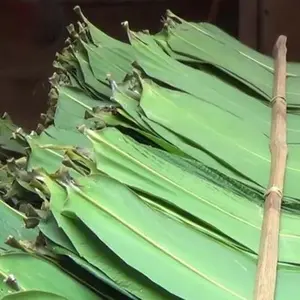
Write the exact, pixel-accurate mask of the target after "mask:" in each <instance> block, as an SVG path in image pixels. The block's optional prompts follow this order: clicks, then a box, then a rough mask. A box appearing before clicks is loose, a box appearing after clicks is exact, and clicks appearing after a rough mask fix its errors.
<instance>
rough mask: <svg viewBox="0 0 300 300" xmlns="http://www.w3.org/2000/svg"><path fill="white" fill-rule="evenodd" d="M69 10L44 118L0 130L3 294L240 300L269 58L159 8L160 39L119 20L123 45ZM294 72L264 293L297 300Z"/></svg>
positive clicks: (256, 234)
mask: <svg viewBox="0 0 300 300" xmlns="http://www.w3.org/2000/svg"><path fill="white" fill-rule="evenodd" d="M75 11H76V12H77V13H78V15H79V17H80V22H78V26H77V28H75V26H73V25H70V26H69V27H68V30H69V34H70V37H69V39H68V40H67V42H66V47H65V48H64V49H63V50H62V51H61V53H59V54H57V57H56V60H55V62H54V66H55V68H56V73H55V74H54V75H53V77H52V78H51V86H52V87H51V90H50V93H49V109H48V111H47V113H46V114H44V115H43V116H42V124H40V125H39V126H38V128H37V130H36V131H35V132H32V133H30V134H27V133H26V132H23V131H22V130H21V129H17V128H16V127H15V126H14V125H13V124H12V123H11V121H10V120H9V119H7V118H3V120H2V121H1V123H0V146H1V151H0V155H1V157H0V158H1V159H2V161H3V163H2V165H1V172H0V176H1V185H0V190H1V195H2V196H1V197H2V201H1V202H0V216H1V218H0V220H1V221H0V222H2V230H1V232H0V237H1V239H0V243H1V254H0V275H1V276H2V277H3V279H4V280H3V281H2V283H1V289H0V296H1V297H2V299H19V298H20V297H26V299H72V300H73V299H85V298H86V299H127V298H128V299H192V300H193V299H251V298H252V294H253V289H254V282H255V271H256V263H257V253H258V247H259V239H260V228H261V223H262V218H263V201H264V192H265V190H266V188H267V184H268V180H269V172H270V154H269V132H270V122H271V108H270V102H271V97H272V82H273V75H274V70H273V60H272V59H271V58H269V57H266V56H263V55H262V54H259V53H257V52H255V51H254V50H251V49H249V48H247V47H246V46H244V45H242V44H241V43H239V42H238V41H237V40H235V39H234V38H232V37H230V36H228V35H227V34H226V33H224V32H223V31H221V30H220V29H218V28H217V27H215V26H213V25H210V24H207V23H191V22H186V21H184V20H182V19H181V18H179V17H177V16H175V15H174V14H172V13H171V12H170V11H168V12H167V14H166V18H165V20H164V26H163V29H162V31H161V32H159V33H157V34H152V35H151V34H150V33H149V32H147V31H143V32H133V31H131V30H130V28H129V25H128V23H127V22H124V23H123V27H124V30H126V32H127V33H128V39H129V43H123V42H120V41H118V40H115V39H113V38H111V37H109V36H107V35H106V34H105V33H103V32H102V31H100V30H99V29H98V28H96V27H95V26H93V25H92V24H91V23H90V22H89V21H88V20H87V19H86V18H85V16H84V15H83V14H82V12H81V11H80V9H79V8H78V7H76V8H75ZM299 76H300V65H299V64H295V63H290V64H289V65H288V80H287V86H288V93H287V101H288V146H289V157H288V166H287V176H286V183H285V194H284V201H283V213H282V221H281V231H280V257H279V266H278V286H277V291H276V299H290V298H293V299H294V298H297V297H300V291H299V289H298V286H297V285H298V282H299V280H300V268H299V263H300V258H299V255H298V253H299V251H300V218H299V200H300V195H299V192H298V188H297V183H298V182H299V180H300V165H299V164H300V154H299V153H300V151H299V140H300V138H299V136H300V135H299V133H300V129H299V126H298V122H299V116H298V115H299V111H300V110H299V105H300V100H299V99H300V97H299V94H300V88H299V87H300V77H299ZM11 135H12V136H13V138H14V139H13V140H11V139H10V136H11ZM11 156H12V157H13V158H9V159H8V160H7V158H8V157H11ZM24 224H25V225H24ZM292 294H294V296H292ZM295 295H296V296H295ZM18 297H19V298H18Z"/></svg>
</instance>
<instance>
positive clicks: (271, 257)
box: [254, 36, 288, 300]
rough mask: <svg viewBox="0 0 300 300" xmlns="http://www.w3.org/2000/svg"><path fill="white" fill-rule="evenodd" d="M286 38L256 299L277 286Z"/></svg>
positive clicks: (277, 55)
mask: <svg viewBox="0 0 300 300" xmlns="http://www.w3.org/2000/svg"><path fill="white" fill-rule="evenodd" d="M286 40H287V38H286V37H285V36H279V38H278V39H277V41H276V44H275V46H274V50H273V55H274V71H275V74H274V86H273V98H272V125H271V137H270V152H271V170H270V179H269V188H268V190H267V191H266V194H265V197H266V200H265V206H264V218H263V224H262V231H261V238H260V249H259V257H258V266H257V273H256V282H255V293H254V299H255V300H273V299H274V297H275V290H276V277H277V261H278V238H279V237H278V235H279V228H280V209H281V202H282V193H283V185H284V176H285V168H286V159H287V152H288V149H287V144H286V100H285V94H286V52H287V49H286Z"/></svg>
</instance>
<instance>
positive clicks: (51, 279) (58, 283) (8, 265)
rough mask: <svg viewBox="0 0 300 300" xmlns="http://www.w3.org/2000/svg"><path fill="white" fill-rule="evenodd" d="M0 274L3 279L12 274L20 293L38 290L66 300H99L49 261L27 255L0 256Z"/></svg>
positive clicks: (1, 293) (4, 294)
mask: <svg viewBox="0 0 300 300" xmlns="http://www.w3.org/2000/svg"><path fill="white" fill-rule="evenodd" d="M0 272H1V275H2V277H3V276H5V278H6V277H7V276H8V275H10V274H13V275H14V277H15V278H16V281H17V284H18V286H19V288H20V289H21V291H29V290H38V291H42V292H48V293H54V294H56V295H58V296H61V297H62V298H66V299H83V298H85V299H99V297H98V296H97V295H96V294H95V293H94V292H92V291H91V290H90V289H88V288H87V287H86V286H84V285H81V284H80V283H79V282H78V281H76V280H75V279H73V278H72V277H70V276H69V275H68V274H66V273H64V272H63V271H62V270H61V269H60V268H59V267H57V266H56V265H54V264H53V263H51V262H50V261H48V260H45V259H42V258H40V257H37V256H34V255H30V254H27V253H9V254H1V255H0ZM0 295H1V298H2V297H3V296H6V295H7V292H6V291H0Z"/></svg>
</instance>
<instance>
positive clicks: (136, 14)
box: [0, 0, 300, 129]
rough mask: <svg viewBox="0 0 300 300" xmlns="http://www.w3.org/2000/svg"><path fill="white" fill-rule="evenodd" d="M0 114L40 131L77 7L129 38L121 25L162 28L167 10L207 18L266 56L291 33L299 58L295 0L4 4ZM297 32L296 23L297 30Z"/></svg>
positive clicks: (291, 54)
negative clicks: (59, 56)
mask: <svg viewBox="0 0 300 300" xmlns="http://www.w3.org/2000/svg"><path fill="white" fill-rule="evenodd" d="M0 3H1V4H0V5H1V9H0V37H1V46H0V92H1V100H0V113H2V112H5V111H6V112H8V113H9V114H10V115H11V117H12V118H13V120H14V121H15V122H16V123H17V124H19V125H20V126H24V127H26V128H30V129H31V128H35V126H36V124H37V122H38V120H39V115H40V113H42V112H45V110H46V105H47V93H48V77H49V76H51V75H52V73H53V69H52V61H53V60H54V55H55V53H56V52H57V51H59V50H60V49H61V48H62V46H63V42H64V40H65V38H66V29H65V26H66V25H68V24H70V23H71V22H74V21H75V22H76V19H77V18H76V15H75V14H74V13H73V7H74V6H75V5H77V4H78V5H80V7H81V9H82V11H83V12H84V14H85V15H86V16H87V17H88V18H89V19H90V21H92V22H93V23H94V24H95V25H96V26H98V27H99V28H101V29H102V30H103V31H105V32H107V33H108V34H109V35H111V36H113V37H115V38H119V39H126V37H125V34H124V31H123V29H122V27H121V26H120V23H121V22H122V21H124V20H127V21H129V23H130V27H131V28H132V29H133V30H141V29H145V28H147V29H150V31H154V32H155V31H158V30H159V29H160V26H161V22H160V20H161V17H162V16H163V15H164V13H165V11H166V9H171V10H172V11H173V12H174V13H175V14H178V15H179V16H180V17H182V18H184V19H186V20H188V21H209V22H212V23H214V24H217V25H218V26H219V27H221V28H222V29H224V30H225V31H227V32H228V33H230V34H231V35H233V36H235V37H237V38H239V39H240V40H241V41H242V42H244V43H246V44H248V45H249V46H251V47H253V48H255V49H257V50H259V51H261V52H263V53H266V54H270V53H271V49H272V46H273V43H274V41H275V39H276V37H277V36H278V35H279V34H286V35H288V58H289V59H290V60H299V61H300V39H299V37H300V35H299V33H298V32H299V30H298V29H297V22H298V23H299V21H298V18H299V17H298V12H299V11H300V10H299V8H300V1H298V0H153V1H146V0H132V1H126V0H123V1H122V0H77V1H76V0H75V1H73V0H1V1H0ZM298 27H299V26H298Z"/></svg>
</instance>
